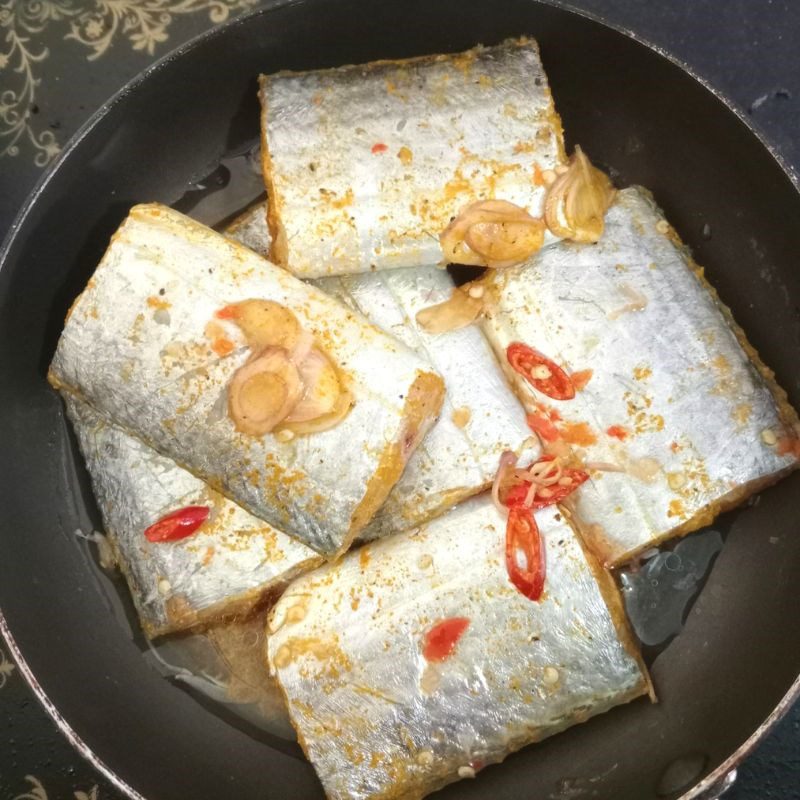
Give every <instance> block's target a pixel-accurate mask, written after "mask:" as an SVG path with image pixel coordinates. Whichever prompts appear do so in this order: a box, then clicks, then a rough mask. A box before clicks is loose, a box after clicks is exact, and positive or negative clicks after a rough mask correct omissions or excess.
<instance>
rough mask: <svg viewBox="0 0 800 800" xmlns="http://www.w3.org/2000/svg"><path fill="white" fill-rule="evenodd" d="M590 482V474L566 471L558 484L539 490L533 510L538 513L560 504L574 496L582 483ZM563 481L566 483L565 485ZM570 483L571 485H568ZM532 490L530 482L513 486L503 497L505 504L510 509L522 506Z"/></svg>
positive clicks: (571, 470)
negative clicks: (571, 495) (573, 493)
mask: <svg viewBox="0 0 800 800" xmlns="http://www.w3.org/2000/svg"><path fill="white" fill-rule="evenodd" d="M588 480H589V475H588V473H586V472H584V471H583V470H581V469H565V470H564V471H563V474H562V476H561V479H560V481H559V482H558V483H554V484H551V485H550V486H542V488H541V489H538V490H537V492H536V495H535V496H534V498H533V503H532V504H531V508H532V509H533V510H534V511H538V510H539V509H540V508H547V506H552V505H553V504H554V503H560V502H561V501H562V500H563V499H564V498H565V497H567V496H568V495H570V494H572V492H574V491H575V490H576V489H577V488H578V487H579V486H580V485H581V484H582V483H584V482H585V481H588ZM561 481H564V482H563V483H562V482H561ZM567 481H569V483H567ZM530 488H531V482H530V481H522V483H518V484H516V485H515V486H512V487H511V488H510V489H509V490H508V491H507V492H506V493H505V497H502V501H503V503H504V504H505V505H506V506H507V507H508V508H512V507H514V506H522V505H524V504H525V498H526V497H527V496H528V491H529V489H530Z"/></svg>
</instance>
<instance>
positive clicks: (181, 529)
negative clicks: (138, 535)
mask: <svg viewBox="0 0 800 800" xmlns="http://www.w3.org/2000/svg"><path fill="white" fill-rule="evenodd" d="M210 512H211V509H210V508H208V506H186V508H180V509H178V510H177V511H173V512H172V513H171V514H167V516H165V517H161V519H160V520H158V522H154V523H153V524H152V525H151V526H150V527H149V528H147V529H146V530H145V532H144V536H145V539H147V541H148V542H177V541H178V540H179V539H185V538H186V537H187V536H191V535H192V534H193V533H194V532H195V531H196V530H197V529H198V528H199V527H200V526H201V525H202V524H203V523H204V522H205V521H206V520H207V519H208V515H209V513H210Z"/></svg>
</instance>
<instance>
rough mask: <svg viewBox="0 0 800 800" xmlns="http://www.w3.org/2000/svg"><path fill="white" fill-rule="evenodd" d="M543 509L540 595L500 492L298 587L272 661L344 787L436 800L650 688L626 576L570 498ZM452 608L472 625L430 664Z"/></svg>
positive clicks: (323, 760)
mask: <svg viewBox="0 0 800 800" xmlns="http://www.w3.org/2000/svg"><path fill="white" fill-rule="evenodd" d="M536 519H537V522H538V524H539V527H540V529H541V532H542V535H543V537H544V539H545V542H546V551H547V561H548V567H547V569H548V576H547V581H546V584H545V594H544V595H543V598H542V600H541V601H540V602H532V601H530V600H528V599H527V598H525V597H524V596H523V595H522V594H520V593H519V592H518V591H517V590H516V589H515V588H514V586H512V585H511V583H510V582H509V579H508V575H507V572H506V566H505V519H504V518H503V517H501V515H500V514H499V512H498V511H497V509H496V508H495V506H494V504H493V503H492V501H491V498H489V497H487V496H486V495H483V496H481V497H478V498H473V499H471V500H468V501H467V502H466V503H464V504H462V505H460V506H458V507H457V508H456V509H455V510H453V511H452V512H450V513H449V514H447V515H445V516H443V517H439V518H438V519H436V520H434V521H433V522H430V523H429V524H428V525H426V526H423V527H422V528H421V529H420V530H418V531H415V532H406V533H401V534H399V535H397V536H394V537H391V538H390V539H384V540H382V541H380V542H375V543H373V544H370V545H366V546H365V547H364V548H362V549H361V550H360V551H353V552H351V553H349V554H348V555H347V556H346V557H345V558H344V559H343V560H342V561H341V562H339V563H338V564H335V565H326V566H325V567H322V568H321V569H319V570H315V571H313V572H310V573H308V574H306V575H305V576H303V577H301V578H299V579H298V580H296V581H294V582H293V583H291V584H290V585H289V587H288V588H287V590H286V592H285V593H284V595H283V597H282V598H281V599H280V601H279V602H278V603H277V605H276V606H275V607H274V608H273V610H272V612H271V615H270V620H269V626H270V627H269V636H268V642H267V649H268V659H269V663H270V667H271V671H272V672H273V674H276V675H277V678H278V682H279V683H280V685H281V688H282V689H283V692H284V693H285V695H286V699H287V702H288V707H289V714H290V717H291V719H292V723H293V725H294V726H295V728H296V730H297V732H298V738H299V740H300V743H301V744H302V746H303V748H304V750H305V753H306V755H307V756H308V758H309V760H310V761H311V763H312V764H313V765H314V768H315V769H316V771H317V774H318V776H319V778H320V780H321V781H322V784H323V786H324V788H325V791H326V793H327V795H328V797H329V798H336V799H337V800H338V799H339V798H342V799H344V798H348V799H351V800H358V799H360V798H389V797H392V798H394V797H403V798H419V797H422V796H424V795H426V794H428V793H429V792H432V791H434V790H436V789H438V788H440V787H441V786H443V785H445V784H447V783H450V782H452V781H455V780H458V779H459V777H466V776H470V777H471V776H472V775H474V773H475V772H477V771H478V770H479V769H480V768H481V767H482V766H484V765H487V764H492V763H496V762H498V761H502V760H503V758H505V757H506V756H507V755H508V754H509V753H511V752H513V751H515V750H518V749H519V748H521V747H523V746H525V745H526V744H530V743H532V742H535V741H539V740H540V739H543V738H545V737H546V736H549V735H551V734H554V733H558V732H559V731H562V730H564V729H565V728H567V727H569V726H570V725H573V724H575V723H578V722H582V721H584V720H586V719H588V718H589V717H591V716H593V715H595V714H599V713H601V712H604V711H606V710H608V709H610V708H611V707H612V706H615V705H617V704H620V703H624V702H627V701H629V700H631V699H633V698H635V697H638V696H640V695H642V694H645V693H647V692H648V691H649V689H650V684H649V679H648V677H647V675H646V673H645V670H644V667H643V666H642V664H641V661H640V659H639V656H638V653H637V651H636V649H635V647H634V646H633V644H632V640H631V638H630V635H629V633H628V631H627V628H626V627H625V623H624V613H623V612H622V608H621V602H620V598H619V596H618V594H617V593H616V588H615V587H614V584H613V581H612V579H611V578H610V577H609V576H608V575H607V574H606V573H604V572H603V571H602V569H598V568H596V565H595V564H593V563H591V562H590V561H589V560H588V559H587V557H586V556H585V555H584V552H583V550H582V548H581V545H580V543H579V540H578V538H577V537H576V536H575V534H574V533H573V531H572V529H571V528H570V527H569V525H568V524H567V523H566V522H565V520H564V519H563V517H562V516H561V515H560V514H559V512H558V510H557V509H556V508H555V507H550V508H547V509H544V510H542V511H540V512H538V513H537V514H536ZM451 618H462V619H465V620H467V621H468V626H467V627H466V630H465V631H464V632H463V634H462V636H461V638H460V639H458V641H457V642H456V645H455V649H454V650H453V652H452V654H451V655H450V656H449V657H446V658H444V659H443V660H440V661H427V660H426V658H425V656H424V655H423V650H424V649H425V644H424V642H425V637H426V633H427V632H428V631H430V630H431V628H432V627H433V626H435V625H437V624H438V623H439V622H441V621H442V620H445V619H451Z"/></svg>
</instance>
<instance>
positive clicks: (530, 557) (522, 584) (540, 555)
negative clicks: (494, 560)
mask: <svg viewBox="0 0 800 800" xmlns="http://www.w3.org/2000/svg"><path fill="white" fill-rule="evenodd" d="M506 570H507V572H508V579H509V580H510V581H511V583H512V584H514V586H515V587H516V588H517V590H518V591H519V592H520V593H521V594H523V595H524V596H525V597H527V598H528V599H529V600H538V599H539V598H540V597H541V596H542V592H543V591H544V580H545V573H546V566H545V556H544V546H543V542H542V536H541V534H540V533H539V528H538V526H537V525H536V520H535V519H534V518H533V514H532V513H531V510H530V509H528V508H525V507H524V506H514V507H512V508H510V509H509V510H508V522H507V524H506Z"/></svg>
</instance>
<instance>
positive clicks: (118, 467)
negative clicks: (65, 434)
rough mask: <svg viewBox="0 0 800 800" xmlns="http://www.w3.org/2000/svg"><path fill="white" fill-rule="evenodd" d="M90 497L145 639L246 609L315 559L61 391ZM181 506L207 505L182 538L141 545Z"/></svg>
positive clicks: (318, 560) (316, 561) (307, 550)
mask: <svg viewBox="0 0 800 800" xmlns="http://www.w3.org/2000/svg"><path fill="white" fill-rule="evenodd" d="M64 402H65V403H66V407H67V414H68V416H69V419H70V421H71V422H72V425H73V428H74V430H75V434H76V436H77V439H78V444H79V446H80V449H81V452H82V453H83V457H84V459H85V461H86V467H87V469H88V471H89V475H90V476H91V479H92V486H93V488H94V494H95V498H96V499H97V504H98V506H99V508H100V512H101V513H102V516H103V521H104V523H105V529H106V533H107V536H108V538H109V540H110V544H111V546H112V548H113V551H114V553H115V555H116V560H117V563H118V564H119V565H120V568H121V569H122V572H123V573H124V575H125V578H126V580H127V582H128V587H129V588H130V592H131V596H132V597H133V602H134V605H135V606H136V610H137V612H138V614H139V619H140V620H141V623H142V628H143V630H144V632H145V633H146V634H147V636H148V637H150V638H153V637H156V636H161V635H162V634H167V633H176V632H178V631H184V630H186V629H188V628H193V627H196V626H197V625H201V624H210V623H214V622H218V621H220V620H221V619H225V618H230V617H232V616H234V615H243V614H247V613H248V612H249V611H250V610H251V609H252V608H253V607H254V606H255V605H256V604H257V603H259V601H261V600H262V599H264V598H265V597H267V596H268V595H269V594H271V593H274V592H277V591H278V590H279V589H281V588H282V587H283V586H284V585H285V584H286V583H288V582H289V580H291V579H292V578H294V577H296V576H297V575H298V574H299V573H301V572H303V571H305V570H307V569H310V568H311V567H314V566H317V565H318V564H320V563H321V561H322V558H321V556H319V555H317V553H315V552H314V551H313V550H311V549H310V548H308V547H306V546H305V545H303V544H300V543H299V542H297V541H295V540H294V539H291V538H290V537H288V536H286V535H285V534H283V533H281V532H280V531H278V530H276V529H275V528H273V527H271V526H270V525H268V524H267V523H265V522H263V521H262V520H260V519H256V517H254V516H252V515H251V514H249V513H248V512H247V511H245V510H244V509H243V508H241V507H240V506H237V505H236V504H235V503H232V502H231V501H230V500H227V499H226V498H224V497H223V496H222V495H220V494H219V493H218V492H215V491H214V490H213V489H210V488H209V487H208V486H207V485H206V484H205V483H203V482H202V481H201V480H200V479H199V478H195V476H194V475H192V474H191V473H189V472H187V471H186V470H185V469H182V468H181V467H179V466H178V465H177V464H176V463H175V462H174V461H172V460H170V459H169V458H165V457H164V456H162V455H159V454H158V453H156V452H155V450H153V449H152V448H150V447H148V446H147V445H146V444H144V443H143V442H141V441H139V440H138V439H136V438H134V437H133V436H131V435H130V434H128V433H126V432H125V431H124V430H122V429H121V428H119V427H117V426H116V425H112V424H110V423H108V422H107V421H106V420H105V419H103V417H101V416H100V415H99V414H98V413H97V412H96V411H94V409H92V408H91V407H90V406H88V405H86V403H84V402H82V401H81V400H78V399H77V398H76V397H74V396H72V395H69V394H65V395H64ZM188 506H204V507H207V508H209V509H210V514H209V517H208V520H207V521H206V522H205V523H204V524H203V525H202V526H201V527H200V528H199V529H198V531H197V532H196V533H194V534H193V535H192V536H191V537H189V538H186V539H182V540H180V541H174V542H151V541H148V540H147V539H146V538H145V535H144V532H145V529H146V528H148V527H149V526H150V525H152V524H153V523H155V522H156V521H157V520H159V519H161V518H162V517H164V516H165V515H167V514H169V513H170V512H175V511H177V510H179V509H182V508H186V507H188Z"/></svg>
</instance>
